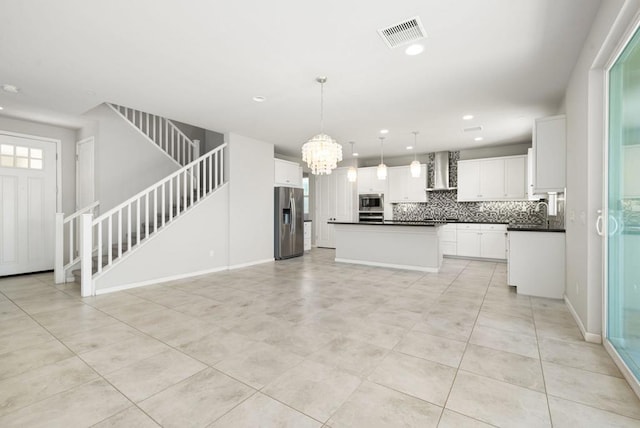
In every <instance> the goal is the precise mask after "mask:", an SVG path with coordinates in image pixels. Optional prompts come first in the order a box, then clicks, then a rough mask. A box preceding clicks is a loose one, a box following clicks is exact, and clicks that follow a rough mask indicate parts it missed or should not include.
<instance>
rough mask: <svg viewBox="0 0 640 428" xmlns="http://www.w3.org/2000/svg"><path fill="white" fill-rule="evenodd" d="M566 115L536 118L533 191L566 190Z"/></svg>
mask: <svg viewBox="0 0 640 428" xmlns="http://www.w3.org/2000/svg"><path fill="white" fill-rule="evenodd" d="M566 139H567V137H566V117H565V116H564V115H560V116H551V117H543V118H540V119H536V120H535V123H534V126H533V193H535V194H539V193H548V192H564V188H565V187H566V180H565V163H566V146H567V144H566Z"/></svg>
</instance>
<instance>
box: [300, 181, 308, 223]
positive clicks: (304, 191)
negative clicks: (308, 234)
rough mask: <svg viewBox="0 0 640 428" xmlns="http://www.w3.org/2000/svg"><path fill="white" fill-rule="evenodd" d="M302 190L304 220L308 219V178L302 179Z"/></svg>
mask: <svg viewBox="0 0 640 428" xmlns="http://www.w3.org/2000/svg"><path fill="white" fill-rule="evenodd" d="M302 189H303V195H304V200H303V205H304V210H303V211H304V218H308V217H309V177H302Z"/></svg>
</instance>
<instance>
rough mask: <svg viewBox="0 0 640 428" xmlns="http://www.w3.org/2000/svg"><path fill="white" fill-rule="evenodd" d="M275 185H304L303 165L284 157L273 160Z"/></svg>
mask: <svg viewBox="0 0 640 428" xmlns="http://www.w3.org/2000/svg"><path fill="white" fill-rule="evenodd" d="M273 178H274V186H286V187H302V167H301V166H300V165H299V164H297V163H295V162H289V161H286V160H282V159H274V160H273Z"/></svg>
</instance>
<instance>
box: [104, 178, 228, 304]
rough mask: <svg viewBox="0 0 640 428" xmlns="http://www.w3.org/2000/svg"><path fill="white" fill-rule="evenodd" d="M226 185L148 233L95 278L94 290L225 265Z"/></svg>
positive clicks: (224, 266)
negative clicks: (140, 242)
mask: <svg viewBox="0 0 640 428" xmlns="http://www.w3.org/2000/svg"><path fill="white" fill-rule="evenodd" d="M228 200H229V186H228V185H225V186H223V187H221V188H220V189H218V190H217V191H216V192H215V193H214V194H213V195H211V196H210V197H207V198H205V199H204V200H202V201H201V202H200V203H199V204H198V205H197V206H196V207H194V209H193V210H190V211H188V212H187V213H185V214H184V215H183V216H182V217H179V218H178V219H176V220H175V221H174V222H172V223H171V224H169V225H168V226H167V227H166V229H164V230H163V231H162V232H160V233H158V234H157V235H155V236H153V237H151V238H150V239H149V241H148V242H147V243H146V244H144V245H143V246H142V247H140V248H139V249H138V250H136V251H134V252H133V253H131V254H130V255H129V256H128V257H126V258H124V259H122V261H121V262H119V263H118V266H117V268H114V269H110V270H108V271H106V272H105V273H104V275H103V276H101V277H99V278H98V279H97V280H96V290H98V292H100V290H105V289H108V288H111V287H126V286H130V285H133V284H136V285H143V284H145V283H153V282H156V281H157V280H169V279H172V278H180V277H188V276H193V275H197V274H202V273H206V272H213V271H216V270H222V269H226V267H227V260H228V258H229V241H228V237H227V225H228V222H229V215H228V213H229V211H228Z"/></svg>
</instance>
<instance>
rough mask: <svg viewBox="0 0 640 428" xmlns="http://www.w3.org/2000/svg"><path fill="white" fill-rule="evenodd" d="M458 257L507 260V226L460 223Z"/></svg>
mask: <svg viewBox="0 0 640 428" xmlns="http://www.w3.org/2000/svg"><path fill="white" fill-rule="evenodd" d="M456 226H457V228H456V234H457V237H456V244H457V245H456V255H457V256H461V257H477V258H485V259H500V260H503V259H506V258H507V240H506V238H507V237H506V233H507V225H505V224H475V223H458V224H457V225H456Z"/></svg>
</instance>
